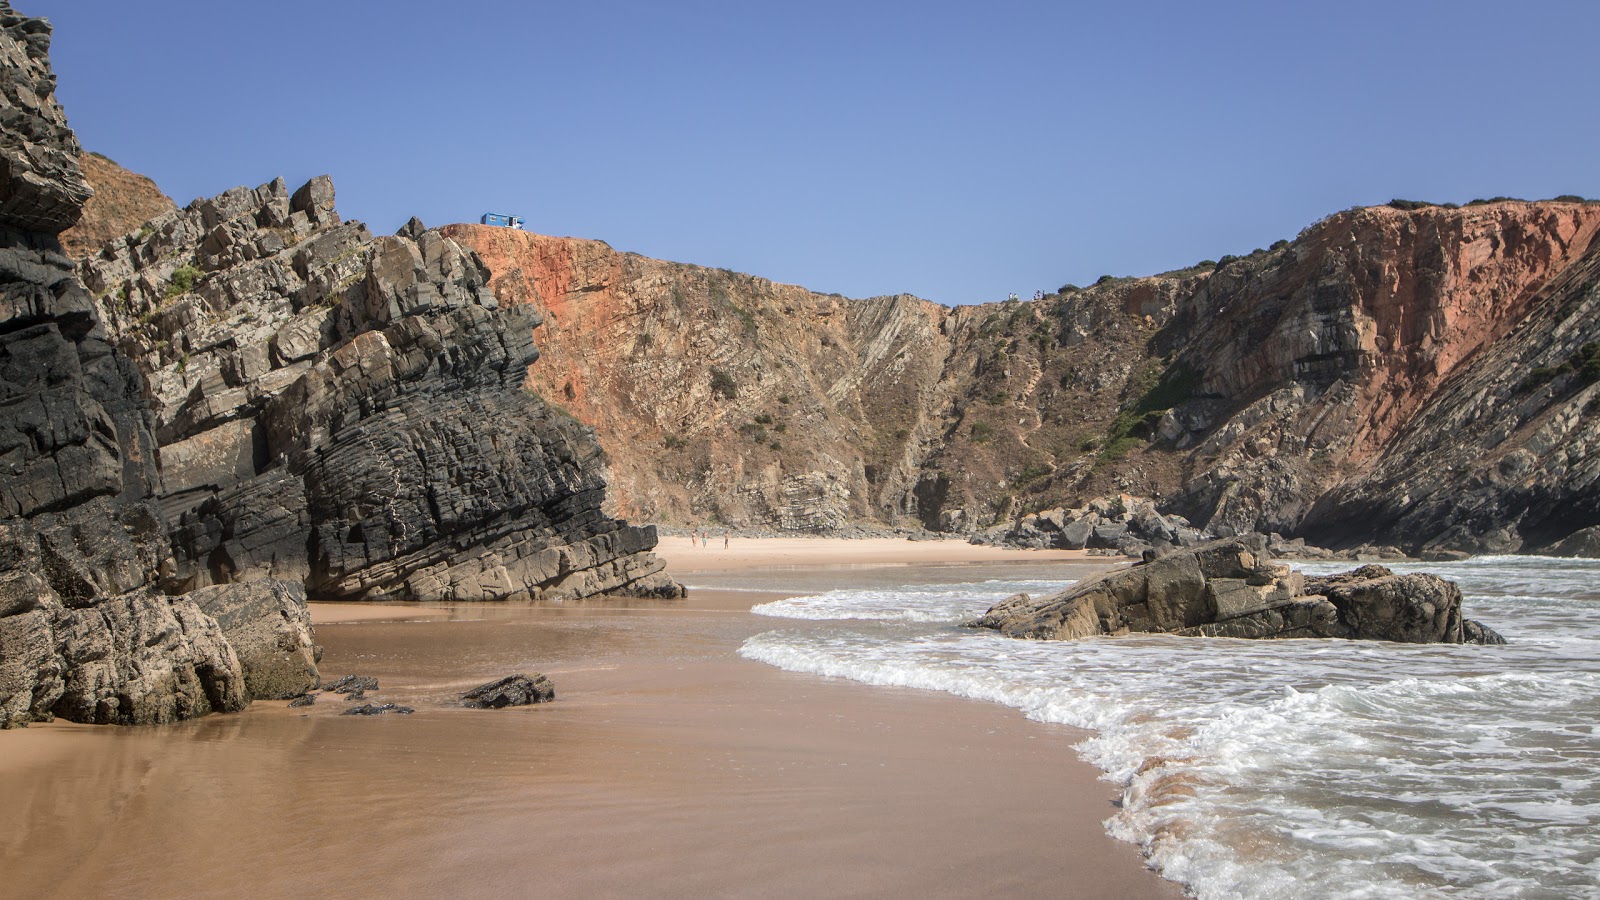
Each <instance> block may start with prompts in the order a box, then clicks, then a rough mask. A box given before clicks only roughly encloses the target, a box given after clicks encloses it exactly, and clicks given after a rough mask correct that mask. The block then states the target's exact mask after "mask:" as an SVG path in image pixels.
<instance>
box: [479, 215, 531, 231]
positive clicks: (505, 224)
mask: <svg viewBox="0 0 1600 900" xmlns="http://www.w3.org/2000/svg"><path fill="white" fill-rule="evenodd" d="M482 221H483V224H485V225H499V226H500V227H502V228H515V229H517V230H518V231H521V230H522V217H521V216H506V215H501V214H500V213H484V214H483V220H482Z"/></svg>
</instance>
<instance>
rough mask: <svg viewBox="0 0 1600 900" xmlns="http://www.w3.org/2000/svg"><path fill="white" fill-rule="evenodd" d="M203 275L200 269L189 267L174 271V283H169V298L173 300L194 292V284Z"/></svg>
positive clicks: (184, 266) (180, 267)
mask: <svg viewBox="0 0 1600 900" xmlns="http://www.w3.org/2000/svg"><path fill="white" fill-rule="evenodd" d="M201 274H202V273H201V271H200V270H199V269H198V268H196V267H194V266H189V265H183V266H179V267H178V268H176V269H174V270H172V281H170V282H168V283H167V294H166V296H167V298H168V299H171V298H173V297H176V296H178V295H180V294H187V293H189V292H190V291H192V290H194V284H195V282H197V281H199V280H200V275H201Z"/></svg>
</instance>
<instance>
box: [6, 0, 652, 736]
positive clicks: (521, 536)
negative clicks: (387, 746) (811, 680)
mask: <svg viewBox="0 0 1600 900" xmlns="http://www.w3.org/2000/svg"><path fill="white" fill-rule="evenodd" d="M48 47H49V27H48V24H47V23H45V22H44V21H42V20H38V19H27V18H24V17H21V16H18V15H16V14H15V13H13V12H12V11H11V9H10V7H9V6H8V5H7V4H5V3H4V2H3V0H0V91H3V92H4V94H5V97H4V103H3V109H4V112H3V114H0V126H3V128H0V173H3V175H4V181H3V183H0V727H11V726H13V725H23V724H26V723H28V722H30V721H37V720H43V719H49V718H52V717H54V716H62V717H66V718H69V719H72V720H74V721H81V722H95V723H117V724H144V723H155V722H171V721H176V720H179V719H186V718H191V717H194V716H199V715H204V714H207V713H209V712H213V711H230V710H237V709H240V708H242V707H243V706H245V705H246V704H247V703H249V702H250V700H251V699H253V698H262V697H277V698H281V697H286V696H292V695H294V694H297V693H300V692H303V691H305V690H306V689H308V688H311V687H315V686H316V685H317V684H318V679H319V675H318V672H317V668H316V661H317V657H318V655H319V653H320V651H319V649H318V648H317V647H316V644H315V641H314V634H313V632H312V629H311V625H310V620H309V616H308V615H306V605H305V604H306V591H307V589H310V590H311V591H313V592H314V593H315V594H319V595H321V596H323V597H330V598H331V597H340V598H351V599H371V598H377V597H403V598H407V599H412V598H421V599H502V598H511V597H519V598H544V599H552V598H553V599H570V598H578V597H584V596H588V595H591V594H594V593H599V592H604V591H623V592H631V593H644V594H650V595H655V596H668V597H670V596H680V595H681V592H682V589H681V588H680V587H679V586H678V585H676V584H675V583H673V582H672V581H670V580H669V579H667V578H666V577H665V576H664V575H662V574H661V570H662V568H663V564H662V563H661V561H660V560H658V559H656V558H655V557H654V556H652V555H651V554H650V553H649V552H648V551H649V549H650V548H651V547H652V546H653V545H654V542H655V535H654V531H653V530H652V529H650V528H635V527H631V526H628V525H626V524H625V523H623V522H619V521H617V520H615V519H612V518H609V517H607V516H605V515H603V514H601V512H600V508H599V507H600V502H601V498H602V496H603V493H604V489H605V485H604V481H603V480H602V478H601V475H600V451H599V448H598V447H597V446H596V445H595V443H594V439H593V435H592V432H590V430H589V429H587V428H586V427H584V426H583V425H581V424H579V423H578V422H576V421H574V420H572V419H571V418H569V417H567V416H565V415H564V414H559V413H554V412H552V411H550V410H549V409H547V408H546V407H545V406H544V405H543V404H542V403H541V402H540V401H539V400H538V399H537V398H536V397H533V396H531V395H529V394H528V393H526V392H525V391H523V390H522V387H521V385H522V382H523V381H524V380H525V378H526V370H527V367H528V365H529V364H530V363H532V362H533V360H534V359H535V358H536V356H537V353H536V352H535V351H534V349H533V343H532V331H533V328H534V327H535V326H536V325H537V324H538V317H537V315H535V314H534V313H533V311H532V310H531V308H526V307H524V308H516V309H509V310H508V309H502V308H501V307H500V304H499V303H498V302H497V301H496V300H495V299H494V296H493V294H492V293H490V292H489V291H488V289H487V287H486V278H487V273H486V272H485V271H484V269H483V266H482V263H481V262H480V261H479V260H478V259H477V257H475V256H473V255H472V254H471V253H468V252H464V251H463V250H462V249H461V248H460V247H459V246H457V245H456V244H455V243H454V242H452V241H449V240H447V239H445V238H443V237H441V236H440V235H439V234H437V233H436V232H429V231H427V230H425V229H423V228H422V227H421V225H420V223H417V222H415V221H413V222H412V223H409V224H408V225H407V227H406V228H405V229H403V230H402V232H401V233H400V234H398V235H395V236H393V237H384V238H376V239H375V238H373V236H372V235H371V234H369V233H368V232H367V229H366V228H365V226H363V225H361V224H360V223H354V222H343V221H341V220H340V218H339V216H338V213H337V212H336V211H335V209H334V193H333V186H332V184H331V183H330V182H329V181H328V180H327V179H326V178H318V179H313V180H312V181H311V182H309V183H307V184H306V185H304V186H302V187H301V188H300V189H299V190H297V191H294V192H293V193H291V192H290V191H289V190H288V189H287V187H286V186H285V185H284V184H283V182H282V181H281V180H279V181H275V182H273V183H271V184H267V185H263V186H262V187H260V188H255V189H248V188H236V189H234V190H231V191H228V192H226V193H224V194H223V195H221V196H219V197H215V198H212V199H210V200H203V201H196V202H195V203H193V204H190V206H189V207H187V208H185V209H182V210H169V211H167V212H164V213H162V214H160V215H158V216H157V217H156V218H155V219H153V220H152V221H150V222H148V223H146V224H145V225H144V226H143V227H139V228H137V230H136V231H135V233H133V234H130V235H127V236H126V237H119V238H116V239H113V240H111V241H108V242H107V243H105V244H104V245H102V246H101V247H100V248H99V249H98V250H97V251H96V252H94V253H93V254H91V255H90V256H88V257H87V258H85V259H83V260H82V261H81V262H79V263H78V265H77V267H76V270H75V269H74V264H73V262H72V260H70V259H69V258H68V257H67V256H66V255H64V254H63V252H62V245H61V243H60V239H59V235H60V233H61V232H62V231H63V230H64V229H67V228H68V227H69V226H72V225H73V223H74V222H75V221H77V220H78V219H79V218H80V214H81V211H82V207H83V203H84V201H85V199H86V198H87V197H88V196H89V194H90V190H89V187H88V185H87V184H86V183H85V179H84V177H83V174H82V172H81V170H80V169H79V167H78V161H79V160H80V158H82V155H81V149H80V148H79V146H78V144H77V141H76V139H75V138H74V137H73V135H72V132H71V130H70V129H68V128H67V126H66V122H65V118H64V116H63V115H62V112H61V109H60V107H59V106H58V105H57V104H56V103H55V100H54V98H53V89H54V77H53V76H52V75H51V73H50V70H49V66H48V59H47V51H48ZM101 214H103V217H109V218H112V219H114V218H116V217H115V216H112V215H111V213H109V212H107V210H105V209H102V210H101Z"/></svg>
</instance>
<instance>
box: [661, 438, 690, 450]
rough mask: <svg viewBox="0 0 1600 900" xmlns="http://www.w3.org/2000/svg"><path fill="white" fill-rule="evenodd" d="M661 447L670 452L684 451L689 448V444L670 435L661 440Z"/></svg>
mask: <svg viewBox="0 0 1600 900" xmlns="http://www.w3.org/2000/svg"><path fill="white" fill-rule="evenodd" d="M661 445H662V446H663V447H666V448H667V449H668V450H682V449H683V448H684V447H687V446H689V442H688V441H686V440H684V439H683V438H681V437H678V436H677V435H675V434H669V435H667V436H666V437H664V438H662V439H661Z"/></svg>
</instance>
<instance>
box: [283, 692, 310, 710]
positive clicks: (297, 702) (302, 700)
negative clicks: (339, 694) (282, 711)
mask: <svg viewBox="0 0 1600 900" xmlns="http://www.w3.org/2000/svg"><path fill="white" fill-rule="evenodd" d="M316 703H317V695H316V694H312V693H305V694H301V695H300V696H298V697H295V698H294V699H292V700H290V701H289V706H290V708H291V709H292V708H295V707H301V706H315V705H316Z"/></svg>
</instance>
